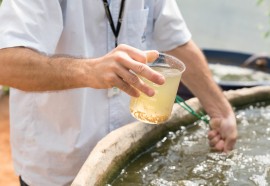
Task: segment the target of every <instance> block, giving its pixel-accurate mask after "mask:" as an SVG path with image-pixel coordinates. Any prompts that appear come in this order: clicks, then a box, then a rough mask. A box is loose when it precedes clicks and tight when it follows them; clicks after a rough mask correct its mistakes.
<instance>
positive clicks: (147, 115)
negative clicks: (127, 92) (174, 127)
mask: <svg viewBox="0 0 270 186" xmlns="http://www.w3.org/2000/svg"><path fill="white" fill-rule="evenodd" d="M151 68H152V69H154V70H155V71H158V72H159V73H161V74H162V75H163V76H164V77H165V83H164V84H163V85H157V84H155V83H153V82H151V81H149V80H147V79H145V78H143V77H140V78H141V79H142V80H143V81H144V82H145V83H147V84H148V85H149V86H150V87H151V88H153V89H154V90H155V95H154V96H153V97H148V96H146V95H145V94H143V93H141V95H140V97H138V98H135V97H132V98H131V102H130V112H131V114H132V116H133V117H135V118H136V119H138V120H139V121H142V122H145V123H151V124H158V123H162V122H164V121H166V120H168V119H169V117H170V115H171V112H172V107H173V104H174V101H175V97H176V93H177V90H178V86H179V82H180V79H181V75H182V73H181V72H180V71H179V70H177V69H171V68H168V67H159V66H157V67H151Z"/></svg>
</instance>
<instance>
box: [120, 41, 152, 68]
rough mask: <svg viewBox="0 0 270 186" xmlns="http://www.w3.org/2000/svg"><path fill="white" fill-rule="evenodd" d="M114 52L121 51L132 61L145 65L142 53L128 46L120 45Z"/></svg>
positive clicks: (145, 61) (145, 57)
mask: <svg viewBox="0 0 270 186" xmlns="http://www.w3.org/2000/svg"><path fill="white" fill-rule="evenodd" d="M115 50H119V51H123V52H125V53H127V54H128V55H129V56H130V57H131V58H132V59H134V60H135V61H137V62H140V63H143V64H146V63H147V55H146V53H145V52H144V51H142V50H139V49H137V48H134V47H131V46H129V45H125V44H121V45H119V46H118V47H117V48H116V49H115Z"/></svg>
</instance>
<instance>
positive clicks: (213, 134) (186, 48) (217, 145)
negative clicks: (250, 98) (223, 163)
mask: <svg viewBox="0 0 270 186" xmlns="http://www.w3.org/2000/svg"><path fill="white" fill-rule="evenodd" d="M166 53H168V54H170V55H173V56H175V57H177V58H179V59H180V60H182V61H183V62H184V63H185V65H186V71H185V72H184V73H183V77H182V81H183V83H184V84H185V85H186V86H187V87H188V88H189V89H190V90H191V91H192V93H193V94H194V95H195V96H196V97H198V99H199V100H200V102H201V104H202V106H203V107H204V109H205V111H206V112H207V113H208V115H209V116H210V118H211V120H210V126H211V129H210V131H209V133H208V139H209V145H210V146H211V147H212V148H213V149H214V150H218V151H224V152H228V151H230V150H232V149H233V147H234V145H235V143H236V139H237V125H236V119H235V115H234V112H233V110H232V107H231V105H230V103H229V102H228V101H227V99H226V98H225V96H224V95H223V93H222V91H221V90H220V88H219V86H218V85H217V84H216V83H215V81H214V80H213V78H212V74H211V72H210V70H209V68H208V64H207V61H206V58H205V56H204V55H203V53H202V52H201V50H200V49H199V48H198V47H197V46H196V44H195V43H194V42H193V41H192V40H191V41H189V42H188V43H186V44H184V45H182V46H179V47H177V48H175V49H173V50H171V51H167V52H166Z"/></svg>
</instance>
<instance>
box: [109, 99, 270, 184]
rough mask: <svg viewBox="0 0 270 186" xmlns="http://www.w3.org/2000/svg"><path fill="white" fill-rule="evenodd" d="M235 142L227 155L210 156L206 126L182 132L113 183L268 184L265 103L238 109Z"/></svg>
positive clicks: (269, 130) (268, 110)
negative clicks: (237, 134) (234, 146)
mask: <svg viewBox="0 0 270 186" xmlns="http://www.w3.org/2000/svg"><path fill="white" fill-rule="evenodd" d="M236 116H237V123H238V130H239V138H238V141H237V144H236V148H235V150H233V151H232V152H230V153H229V154H223V153H217V152H212V151H211V149H209V146H208V140H207V136H206V134H207V131H208V126H207V125H206V124H205V123H202V122H196V123H194V125H193V126H192V127H188V128H185V127H183V126H182V127H180V129H179V130H177V131H175V132H168V134H167V136H166V137H164V138H162V139H161V140H160V141H158V142H157V143H156V144H155V145H154V146H153V147H152V148H150V149H149V150H148V151H146V152H144V153H143V154H141V155H139V156H138V157H137V158H136V159H135V160H133V161H132V163H130V164H129V165H128V166H127V167H125V168H124V169H123V170H122V171H121V174H120V175H119V176H118V177H117V179H115V180H114V181H113V182H112V183H111V184H108V186H109V185H112V186H125V185H136V186H137V185H140V186H143V185H147V186H161V185H164V186H178V185H181V186H182V185H188V186H189V185H192V186H193V185H194V186H195V185H207V186H211V185H258V186H266V185H268V183H270V171H269V169H270V143H269V141H270V105H269V104H268V103H265V102H260V103H256V104H253V105H248V106H245V107H241V108H239V109H237V110H236Z"/></svg>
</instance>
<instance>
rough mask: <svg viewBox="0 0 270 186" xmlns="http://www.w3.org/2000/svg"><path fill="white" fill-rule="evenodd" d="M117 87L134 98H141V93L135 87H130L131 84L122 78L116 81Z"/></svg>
mask: <svg viewBox="0 0 270 186" xmlns="http://www.w3.org/2000/svg"><path fill="white" fill-rule="evenodd" d="M115 86H116V87H118V88H119V89H120V90H122V91H124V92H126V93H127V94H128V95H130V96H133V97H139V96H140V93H139V92H138V90H136V89H135V88H134V87H132V86H130V84H129V83H127V82H125V81H123V80H122V79H121V78H117V79H116V80H115Z"/></svg>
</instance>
